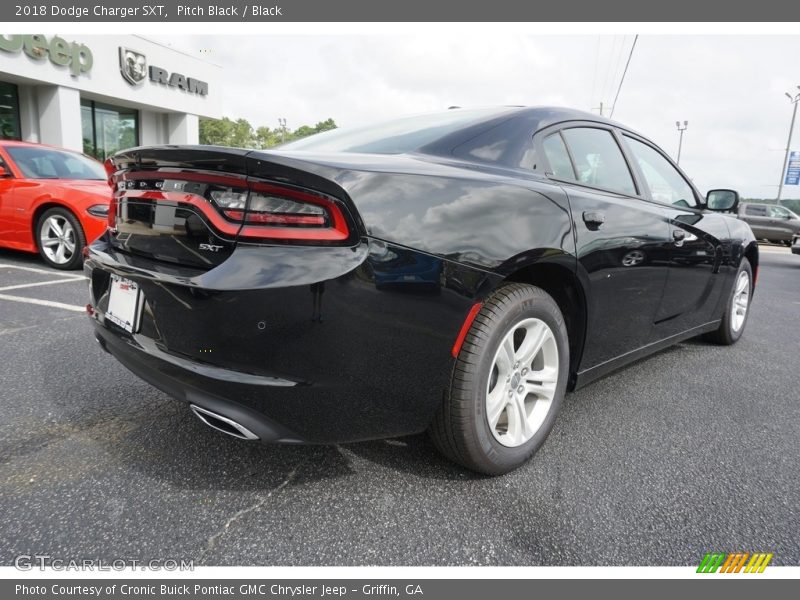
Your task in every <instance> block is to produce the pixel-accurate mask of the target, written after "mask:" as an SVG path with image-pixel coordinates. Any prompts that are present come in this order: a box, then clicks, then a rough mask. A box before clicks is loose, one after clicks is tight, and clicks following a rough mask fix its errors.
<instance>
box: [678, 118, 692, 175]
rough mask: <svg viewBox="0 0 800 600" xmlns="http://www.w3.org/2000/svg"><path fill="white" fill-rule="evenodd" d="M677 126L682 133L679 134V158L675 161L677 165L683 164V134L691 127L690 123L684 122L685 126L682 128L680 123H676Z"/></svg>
mask: <svg viewBox="0 0 800 600" xmlns="http://www.w3.org/2000/svg"><path fill="white" fill-rule="evenodd" d="M675 126H676V127H677V128H678V131H679V132H680V133H679V134H678V158H677V159H676V160H675V164H678V165H679V164H681V148H682V147H683V132H684V131H686V129H687V128H688V127H689V121H684V122H683V126H681V122H680V121H675Z"/></svg>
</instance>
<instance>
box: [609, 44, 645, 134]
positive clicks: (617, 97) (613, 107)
mask: <svg viewBox="0 0 800 600" xmlns="http://www.w3.org/2000/svg"><path fill="white" fill-rule="evenodd" d="M638 40H639V34H638V33H637V34H636V37H635V38H633V44H631V52H630V54H628V62H626V63H625V70H624V71H623V72H622V78H621V79H620V80H619V87H618V88H617V95H616V96H614V102H612V103H611V114H610V115H608V118H609V119H610V118H611V117H613V116H614V109H615V108H616V107H617V100H618V99H619V92H620V90H621V89H622V84H623V83H624V81H625V75H626V74H627V73H628V67H629V66H630V64H631V58H633V50H634V48H636V42H637V41H638Z"/></svg>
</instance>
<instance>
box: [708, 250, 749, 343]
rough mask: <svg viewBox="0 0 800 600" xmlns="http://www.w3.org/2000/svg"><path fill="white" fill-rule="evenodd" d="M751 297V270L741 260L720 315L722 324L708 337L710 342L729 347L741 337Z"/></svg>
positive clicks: (747, 261)
mask: <svg viewBox="0 0 800 600" xmlns="http://www.w3.org/2000/svg"><path fill="white" fill-rule="evenodd" d="M752 295H753V269H752V267H751V266H750V261H749V260H747V259H746V258H743V259H742V262H741V264H739V269H738V270H737V271H736V277H735V278H734V280H733V289H732V290H731V295H730V298H728V302H727V304H726V308H725V314H724V315H722V322H721V323H720V324H719V329H717V330H716V331H714V332H712V333H710V334H709V335H708V339H709V340H710V341H712V342H714V343H717V344H722V345H724V346H730V345H731V344H735V343H736V342H737V341H738V340H739V338H740V337H742V333H743V332H744V327H745V325H746V324H747V317H748V316H750V300H751V298H752Z"/></svg>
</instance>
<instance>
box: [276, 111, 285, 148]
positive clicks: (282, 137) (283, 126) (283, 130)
mask: <svg viewBox="0 0 800 600" xmlns="http://www.w3.org/2000/svg"><path fill="white" fill-rule="evenodd" d="M278 125H280V126H281V144H282V143H284V142H285V141H286V119H284V118H283V117H280V118H278Z"/></svg>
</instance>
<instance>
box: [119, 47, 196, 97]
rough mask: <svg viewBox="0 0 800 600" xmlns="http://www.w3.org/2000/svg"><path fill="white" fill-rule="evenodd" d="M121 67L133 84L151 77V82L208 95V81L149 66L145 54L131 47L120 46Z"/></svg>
mask: <svg viewBox="0 0 800 600" xmlns="http://www.w3.org/2000/svg"><path fill="white" fill-rule="evenodd" d="M119 69H120V72H121V73H122V76H123V77H124V78H125V80H126V81H128V83H130V84H132V85H139V84H140V83H142V82H143V81H144V80H145V78H149V79H150V82H151V83H157V84H159V85H165V86H167V87H171V88H177V89H179V90H183V91H184V92H186V93H188V94H197V95H198V96H207V95H208V83H206V82H205V81H201V80H200V79H195V78H194V77H187V76H186V75H183V74H182V73H170V72H169V71H167V70H166V69H162V68H161V67H157V66H155V65H150V66H149V67H148V66H147V59H146V58H145V55H144V54H142V53H141V52H137V51H135V50H131V49H130V48H122V47H120V49H119Z"/></svg>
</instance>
